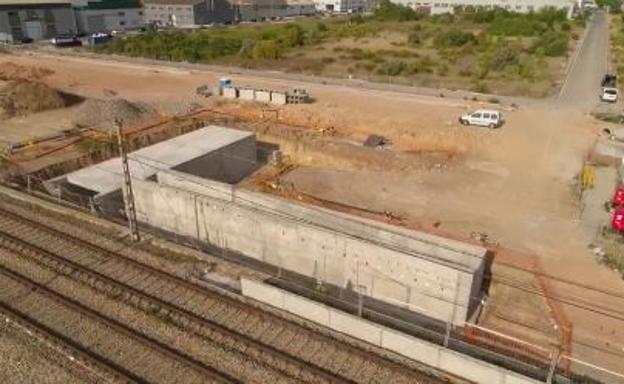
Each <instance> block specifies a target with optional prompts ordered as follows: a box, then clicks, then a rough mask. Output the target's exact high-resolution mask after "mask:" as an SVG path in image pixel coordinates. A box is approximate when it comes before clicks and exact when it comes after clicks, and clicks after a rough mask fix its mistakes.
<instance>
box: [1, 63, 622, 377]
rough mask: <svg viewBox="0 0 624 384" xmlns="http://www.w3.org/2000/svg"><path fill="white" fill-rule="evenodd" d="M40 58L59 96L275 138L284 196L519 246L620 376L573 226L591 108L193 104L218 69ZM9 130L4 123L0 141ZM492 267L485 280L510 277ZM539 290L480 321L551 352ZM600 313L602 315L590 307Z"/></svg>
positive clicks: (586, 352) (528, 280)
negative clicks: (464, 116)
mask: <svg viewBox="0 0 624 384" xmlns="http://www.w3.org/2000/svg"><path fill="white" fill-rule="evenodd" d="M43 57H45V60H46V65H45V67H46V68H48V69H49V70H50V71H51V72H53V73H52V74H49V75H48V76H46V77H45V79H44V81H45V82H46V83H47V84H48V85H50V86H52V87H55V88H57V89H60V90H64V91H68V92H72V93H75V94H78V95H80V96H83V97H92V98H102V97H111V96H110V95H112V93H114V94H115V96H114V97H123V98H124V99H126V100H129V101H131V102H145V103H152V105H163V106H166V105H168V104H171V105H174V104H176V105H179V103H183V104H185V105H186V106H188V105H189V104H190V102H191V101H192V102H197V103H200V104H202V105H203V106H204V107H207V108H211V109H213V110H216V111H221V112H222V113H224V114H226V115H228V116H232V115H235V116H237V117H238V118H240V119H243V120H244V121H246V122H247V123H246V129H251V130H254V131H256V132H257V134H258V137H259V138H260V139H262V140H267V141H273V142H275V143H277V144H279V145H280V146H281V149H282V150H283V151H284V152H285V154H286V155H287V158H288V159H289V161H290V162H292V163H293V164H294V165H295V167H294V169H293V170H291V171H290V172H287V173H285V174H283V175H280V176H279V177H280V178H281V181H282V182H284V183H288V184H289V185H291V186H292V188H293V190H294V191H295V192H296V193H294V194H292V195H293V196H296V195H297V192H299V193H304V194H306V195H309V196H311V197H312V198H318V199H321V200H325V201H330V202H337V203H340V204H344V205H348V206H352V207H355V208H362V209H368V210H372V211H380V212H384V211H389V212H391V213H392V214H394V215H396V216H397V217H402V218H404V220H403V225H408V226H410V227H414V228H420V229H423V230H427V231H429V232H432V233H437V234H439V235H443V236H449V237H453V238H457V239H463V240H469V239H470V234H471V232H482V233H486V234H488V236H489V238H490V239H492V241H493V242H495V243H499V244H500V247H499V248H498V249H502V248H506V249H512V250H516V251H519V252H513V253H510V254H509V255H510V256H508V257H507V258H506V260H505V262H506V264H504V265H511V266H512V267H513V270H517V269H518V268H522V266H523V265H524V264H525V262H526V260H525V258H526V257H525V256H522V255H523V254H530V255H534V256H532V257H536V258H537V260H538V261H539V263H540V265H541V266H542V268H543V271H544V272H545V273H547V274H549V275H553V276H556V277H558V278H565V279H569V280H570V281H571V282H572V283H573V284H572V285H570V284H563V283H553V284H552V286H553V289H554V291H553V293H552V295H553V297H552V298H551V299H553V300H557V301H559V302H560V305H561V307H562V308H563V312H565V315H566V316H567V317H568V318H569V320H570V321H571V322H572V323H573V325H574V342H575V343H577V344H574V345H575V346H574V348H573V353H574V356H576V357H578V358H581V359H588V360H590V361H591V362H593V363H594V364H597V365H607V366H608V367H609V368H611V369H614V370H619V369H621V361H622V360H621V359H623V358H624V357H623V356H622V352H623V351H622V347H624V333H622V332H621V330H622V329H623V327H622V317H621V316H618V315H617V313H616V311H617V308H621V307H620V306H621V304H622V303H621V300H622V299H621V298H619V296H618V295H624V283H623V282H622V280H621V278H620V277H619V276H618V275H617V274H615V273H614V272H613V271H610V270H608V269H606V268H604V267H603V266H601V265H598V264H597V263H596V262H595V261H594V260H593V258H592V256H591V254H590V252H589V250H588V247H587V246H588V243H589V242H590V241H591V239H589V237H588V236H587V233H586V231H585V230H584V229H583V228H582V226H581V225H579V222H578V198H577V195H576V193H575V191H576V190H577V186H578V185H577V183H578V181H577V180H578V179H577V176H578V174H579V173H580V172H581V166H582V160H583V158H584V156H585V155H586V153H587V151H588V150H589V148H590V147H591V146H592V143H593V142H594V140H595V138H596V135H597V134H598V133H599V132H600V130H601V128H602V125H601V124H600V123H598V122H596V121H595V120H594V119H593V118H591V116H589V115H588V114H585V113H583V112H580V111H578V110H577V109H573V108H566V107H557V106H555V105H553V104H551V103H549V102H543V103H537V102H535V103H531V104H526V105H524V104H522V105H520V106H519V108H518V109H517V110H512V109H510V108H508V107H507V106H501V105H488V104H480V103H479V102H474V101H471V100H458V99H450V98H440V97H429V96H415V95H406V94H400V93H391V92H385V91H375V90H367V89H355V88H347V87H341V86H332V85H320V84H319V85H311V84H306V85H305V86H306V88H307V89H308V91H309V92H310V93H311V94H312V95H313V97H314V98H315V99H316V102H315V103H313V104H308V105H289V106H285V107H283V108H274V107H268V106H262V105H258V104H248V103H226V102H224V101H222V100H218V99H215V98H211V99H199V100H198V99H197V98H195V96H194V89H195V87H197V86H199V85H201V84H206V83H207V84H216V81H217V79H218V78H219V77H222V76H224V75H227V74H224V73H218V72H208V71H205V72H204V71H201V72H200V71H188V70H179V69H175V68H167V67H156V66H142V65H138V64H125V63H120V62H108V61H107V62H104V61H99V60H92V59H81V58H58V57H52V56H43ZM41 59H42V57H38V56H35V57H28V56H5V57H2V56H0V66H2V65H4V63H5V62H7V61H10V62H13V63H15V64H16V65H23V66H38V65H39V64H40V63H41ZM233 80H234V82H235V84H238V85H243V84H245V85H247V84H248V85H253V86H258V87H274V88H279V89H283V88H291V87H295V86H301V84H297V83H295V82H292V81H287V80H280V81H277V80H267V79H260V78H255V77H250V76H249V77H246V76H243V75H239V76H235V77H233ZM111 92H112V93H111ZM106 95H109V96H106ZM479 107H487V108H497V109H502V110H503V113H504V114H505V117H506V120H507V123H506V124H505V125H504V126H503V127H502V128H501V129H498V130H487V129H480V128H469V127H462V126H459V124H458V123H457V122H456V121H457V116H458V115H459V114H460V113H462V112H465V111H468V110H471V109H474V108H479ZM71 113H72V111H71V110H67V114H68V115H71ZM33 116H34V115H33ZM9 134H10V132H8V130H7V129H5V128H4V125H3V126H2V127H1V128H0V139H2V137H3V136H6V135H9ZM369 134H379V135H383V136H385V137H387V138H389V139H390V140H391V141H392V145H391V146H390V147H389V148H386V149H384V150H375V149H369V148H364V147H363V146H362V144H361V143H362V142H363V141H364V140H365V139H366V137H367V136H368V135H369ZM246 187H248V188H254V184H253V183H247V184H246ZM498 263H499V261H495V264H494V268H493V273H494V276H495V277H496V276H497V275H499V276H502V275H503V274H508V273H507V272H505V271H504V270H503V269H502V268H499V266H500V265H503V264H498ZM516 278H518V279H519V280H520V283H521V284H522V286H523V287H525V288H531V287H535V286H536V285H535V281H534V278H533V277H531V275H530V274H529V275H528V276H521V277H517V276H516ZM578 284H586V285H587V286H590V287H599V288H600V289H602V290H603V291H604V292H606V293H604V292H602V293H597V292H594V291H592V290H590V289H587V288H583V287H581V286H579V285H578ZM544 294H545V293H544V292H541V291H539V290H538V292H537V294H536V293H530V292H526V291H525V290H522V289H513V290H512V289H510V288H509V286H504V285H496V284H494V285H493V286H492V291H491V300H492V301H491V303H492V304H491V306H492V307H493V308H494V310H492V311H491V312H490V315H488V316H489V317H488V316H486V318H485V319H484V321H485V324H486V325H487V326H491V327H492V328H494V329H497V330H500V331H505V332H508V333H510V334H512V335H515V336H516V337H520V338H527V339H529V340H530V341H531V342H535V343H539V344H541V345H545V346H549V345H551V344H552V343H554V342H556V340H557V339H558V338H559V337H560V335H559V332H558V331H557V330H556V327H555V325H553V322H552V318H553V316H552V314H551V313H550V312H549V307H548V305H547V303H545V299H544V297H543V296H544ZM581 302H582V303H586V304H583V305H581V304H580V303H581ZM598 306H600V308H603V309H604V310H601V311H600V313H599V312H597V308H598ZM580 343H583V344H580ZM582 345H595V346H601V347H600V348H599V349H598V348H592V347H583V346H582Z"/></svg>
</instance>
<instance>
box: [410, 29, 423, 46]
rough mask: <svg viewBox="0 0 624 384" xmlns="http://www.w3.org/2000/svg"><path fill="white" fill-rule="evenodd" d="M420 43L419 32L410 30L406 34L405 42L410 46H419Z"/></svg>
mask: <svg viewBox="0 0 624 384" xmlns="http://www.w3.org/2000/svg"><path fill="white" fill-rule="evenodd" d="M420 43H421V40H420V33H418V32H417V31H412V32H410V33H409V34H408V35H407V44H409V45H411V46H416V47H417V46H419V45H420Z"/></svg>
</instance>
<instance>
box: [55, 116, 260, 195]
mask: <svg viewBox="0 0 624 384" xmlns="http://www.w3.org/2000/svg"><path fill="white" fill-rule="evenodd" d="M253 136H254V134H253V133H251V132H245V131H240V130H237V129H231V128H224V127H218V126H208V127H205V128H202V129H198V130H196V131H193V132H190V133H187V134H184V135H181V136H178V137H174V138H172V139H170V140H166V141H163V142H160V143H158V144H154V145H151V146H149V147H145V148H142V149H139V150H138V151H134V152H132V153H130V154H129V155H128V158H129V165H130V174H131V176H132V178H133V179H138V180H146V179H147V178H149V177H151V176H153V175H155V174H156V172H158V171H159V170H165V169H171V168H174V167H176V166H178V165H180V164H183V163H186V162H189V161H191V160H193V159H196V158H199V157H201V156H204V155H206V154H208V153H211V152H213V151H216V150H218V149H220V148H223V147H225V146H228V145H230V144H233V143H236V142H238V141H241V140H244V139H247V138H250V137H253ZM65 177H66V178H67V181H68V182H69V183H71V184H74V185H77V186H80V187H82V188H86V189H88V190H91V191H94V192H97V193H98V194H106V193H109V192H112V191H115V190H117V189H120V188H121V185H122V180H123V179H122V167H121V159H120V158H118V157H117V158H114V159H110V160H107V161H103V162H101V163H98V164H96V165H93V166H90V167H87V168H83V169H80V170H78V171H75V172H72V173H69V174H67V175H65Z"/></svg>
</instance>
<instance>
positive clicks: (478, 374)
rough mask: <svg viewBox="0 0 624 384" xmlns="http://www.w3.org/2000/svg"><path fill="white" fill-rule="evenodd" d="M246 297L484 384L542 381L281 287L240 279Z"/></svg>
mask: <svg viewBox="0 0 624 384" xmlns="http://www.w3.org/2000/svg"><path fill="white" fill-rule="evenodd" d="M241 288H242V292H243V295H244V296H247V297H250V298H252V299H255V300H258V301H260V302H263V303H265V304H268V305H271V306H273V307H276V308H279V309H282V310H285V311H287V312H290V313H293V314H296V315H298V316H300V317H303V318H305V319H308V320H311V321H313V322H316V323H318V324H321V325H323V326H325V327H327V328H330V329H333V330H336V331H338V332H341V333H344V334H346V335H349V336H352V337H355V338H357V339H360V340H364V341H366V342H368V343H371V344H374V345H376V346H378V347H381V348H384V349H387V350H390V351H393V352H396V353H399V354H401V355H403V356H406V357H408V358H410V359H413V360H416V361H419V362H421V363H424V364H427V365H429V366H431V367H434V368H437V369H439V370H442V371H445V372H448V373H451V374H453V375H456V376H459V377H463V378H466V379H468V380H472V381H474V382H476V383H482V384H537V383H539V381H537V380H534V379H531V378H529V377H526V376H522V375H520V374H517V373H515V372H512V371H509V370H506V369H504V368H501V367H498V366H495V365H493V364H489V363H486V362H484V361H481V360H478V359H475V358H473V357H471V356H467V355H464V354H462V353H459V352H456V351H452V350H450V349H447V348H444V347H442V346H440V345H436V344H433V343H429V342H427V341H424V340H420V339H417V338H415V337H413V336H410V335H407V334H404V333H401V332H398V331H395V330H392V329H390V328H387V327H384V326H381V325H378V324H375V323H372V322H370V321H367V320H364V319H361V318H359V317H356V316H353V315H351V314H348V313H345V312H341V311H339V310H337V309H334V308H331V307H328V306H326V305H323V304H319V303H317V302H314V301H312V300H309V299H306V298H303V297H301V296H297V295H295V294H292V293H290V292H287V291H283V290H281V289H279V288H276V287H273V286H270V285H267V284H263V283H259V282H256V281H252V280H248V279H245V278H241Z"/></svg>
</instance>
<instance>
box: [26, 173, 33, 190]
mask: <svg viewBox="0 0 624 384" xmlns="http://www.w3.org/2000/svg"><path fill="white" fill-rule="evenodd" d="M30 183H31V180H30V175H26V188H27V190H28V194H29V195H32V186H31V184H30Z"/></svg>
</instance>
